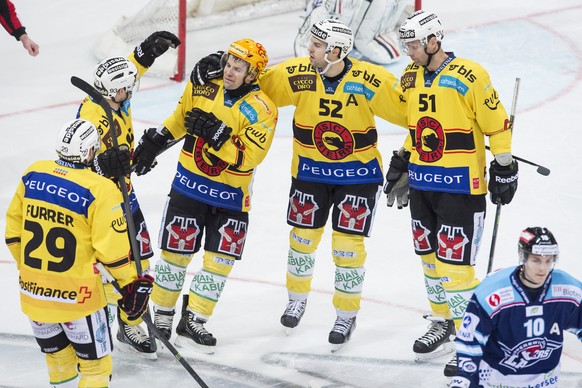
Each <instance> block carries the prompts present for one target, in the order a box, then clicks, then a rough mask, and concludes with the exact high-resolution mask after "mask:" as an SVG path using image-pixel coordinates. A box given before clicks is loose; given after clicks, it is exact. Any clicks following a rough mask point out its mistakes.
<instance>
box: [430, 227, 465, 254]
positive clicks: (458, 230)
mask: <svg viewBox="0 0 582 388" xmlns="http://www.w3.org/2000/svg"><path fill="white" fill-rule="evenodd" d="M438 242H439V247H438V250H437V256H438V257H439V258H443V259H446V260H450V261H463V257H464V256H465V245H467V243H468V242H469V239H468V238H467V236H466V235H465V231H464V230H463V227H456V226H450V225H442V226H441V230H439V234H438Z"/></svg>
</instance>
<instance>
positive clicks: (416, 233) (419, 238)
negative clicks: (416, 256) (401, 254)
mask: <svg viewBox="0 0 582 388" xmlns="http://www.w3.org/2000/svg"><path fill="white" fill-rule="evenodd" d="M429 234H430V230H428V228H426V227H425V226H424V225H422V222H421V221H420V220H414V219H413V220H412V240H413V243H414V249H415V250H416V251H417V252H426V251H430V250H431V249H432V247H431V245H430V240H429V239H428V235H429Z"/></svg>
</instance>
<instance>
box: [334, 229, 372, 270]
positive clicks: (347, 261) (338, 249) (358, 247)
mask: <svg viewBox="0 0 582 388" xmlns="http://www.w3.org/2000/svg"><path fill="white" fill-rule="evenodd" d="M331 249H332V255H333V261H334V263H335V265H337V266H340V267H361V266H363V265H364V263H365V262H366V257H367V252H366V247H365V246H364V236H361V235H355V234H346V233H342V232H337V231H335V230H334V231H333V232H332V233H331Z"/></svg>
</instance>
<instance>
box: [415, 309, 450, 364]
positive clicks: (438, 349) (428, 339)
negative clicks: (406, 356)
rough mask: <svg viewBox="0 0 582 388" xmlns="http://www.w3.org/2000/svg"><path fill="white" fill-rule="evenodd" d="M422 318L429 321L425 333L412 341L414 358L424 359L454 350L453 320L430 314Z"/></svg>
mask: <svg viewBox="0 0 582 388" xmlns="http://www.w3.org/2000/svg"><path fill="white" fill-rule="evenodd" d="M424 318H425V319H427V320H429V321H431V323H430V325H429V327H428V331H427V332H426V334H424V335H423V336H422V337H420V338H419V339H417V340H416V341H415V342H414V346H413V347H412V350H413V351H414V353H415V360H416V361H425V360H429V359H431V358H435V357H439V356H441V355H443V354H447V353H450V352H451V351H453V350H455V343H454V342H453V339H454V335H455V323H454V322H453V320H452V319H444V318H439V317H433V316H430V315H425V316H424Z"/></svg>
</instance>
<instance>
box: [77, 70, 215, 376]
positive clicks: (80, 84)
mask: <svg viewBox="0 0 582 388" xmlns="http://www.w3.org/2000/svg"><path fill="white" fill-rule="evenodd" d="M71 83H72V84H73V85H74V86H76V87H77V88H79V89H81V90H82V91H84V92H85V93H87V94H88V95H89V96H90V97H91V98H92V99H93V100H94V101H95V102H97V103H98V104H99V105H100V106H101V107H102V108H103V110H104V111H105V114H106V115H107V120H108V121H109V131H114V130H115V129H114V128H113V126H114V122H113V113H112V111H111V107H110V106H109V104H108V103H107V101H106V100H105V98H104V97H103V96H102V95H101V93H99V92H98V91H97V90H96V89H95V88H94V87H93V86H91V85H90V84H89V83H87V82H86V81H84V80H82V79H81V78H79V77H75V76H72V77H71ZM111 138H112V139H113V147H114V148H119V144H118V142H117V134H116V133H111ZM119 186H121V193H122V195H123V206H125V209H126V210H125V219H126V221H127V228H128V231H129V241H130V244H131V250H132V255H133V259H134V261H135V267H136V270H137V274H138V276H141V274H142V266H141V261H140V256H139V252H140V251H139V250H138V249H139V247H138V245H137V241H136V238H135V225H134V223H133V217H132V216H131V207H130V204H129V195H128V193H127V184H126V182H125V176H123V175H122V176H121V177H119ZM103 269H105V268H103ZM109 276H111V274H109ZM111 278H113V277H112V276H111ZM113 280H115V279H113ZM111 284H113V286H114V287H116V289H117V291H120V289H119V284H117V286H115V283H114V282H111ZM120 293H121V292H120ZM142 319H143V321H144V322H145V323H146V325H147V327H148V330H149V332H150V340H151V344H152V345H151V346H152V348H153V347H154V346H155V338H154V336H153V335H154V334H155V336H156V337H158V339H159V340H160V341H161V342H162V343H163V344H164V345H166V347H167V348H168V350H170V352H171V353H172V354H173V355H174V357H176V359H177V360H178V361H179V362H180V364H182V365H183V366H184V368H186V370H187V371H188V372H189V373H190V375H192V377H194V379H195V380H196V381H197V382H198V383H199V384H200V386H201V387H206V384H205V383H204V382H203V381H202V380H201V379H200V377H199V376H198V375H197V374H196V372H194V370H193V369H192V367H191V366H190V365H189V364H188V363H187V362H186V361H185V360H184V359H183V358H182V356H181V355H180V353H178V351H177V350H176V348H175V347H173V346H172V344H170V341H168V340H166V338H165V337H164V336H163V335H162V334H161V333H160V332H159V330H158V329H157V328H156V326H155V325H154V323H153V321H152V318H151V315H150V313H149V311H146V312H145V314H144V315H143V316H142Z"/></svg>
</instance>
